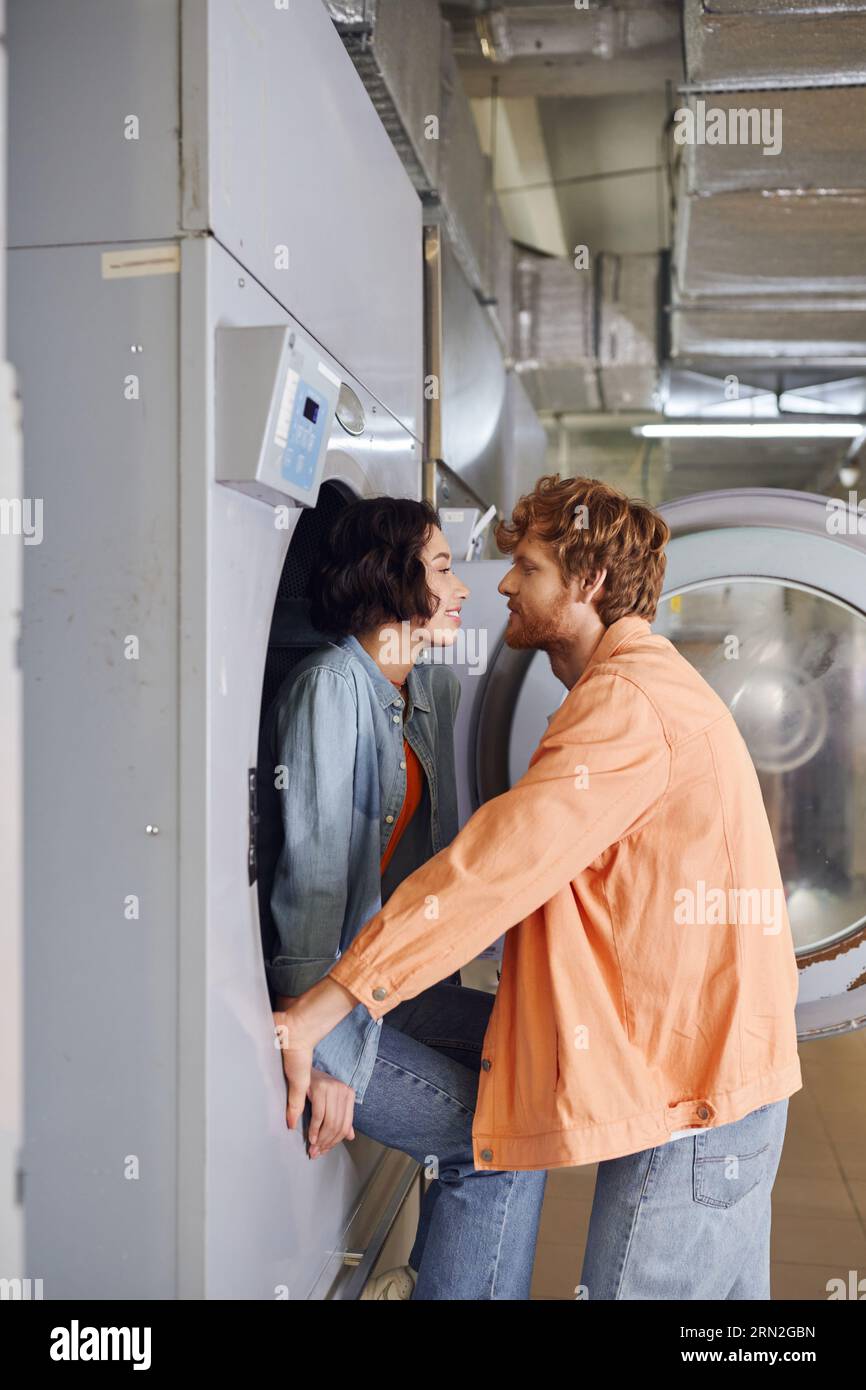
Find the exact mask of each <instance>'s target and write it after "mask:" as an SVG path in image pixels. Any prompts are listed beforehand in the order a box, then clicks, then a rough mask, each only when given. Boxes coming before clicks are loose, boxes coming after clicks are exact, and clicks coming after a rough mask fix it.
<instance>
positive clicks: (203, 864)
mask: <svg viewBox="0 0 866 1390" xmlns="http://www.w3.org/2000/svg"><path fill="white" fill-rule="evenodd" d="M8 14H9V53H10V72H11V83H10V103H9V112H10V181H11V182H12V184H13V186H14V187H15V189H16V198H15V199H14V215H13V216H12V218H11V223H10V236H9V251H8V280H9V338H10V347H9V352H10V357H11V359H12V360H13V361H14V363H15V365H16V367H17V369H18V373H19V381H20V389H21V396H22V402H23V417H24V488H25V490H26V495H28V496H31V497H33V498H39V499H42V501H43V502H44V528H43V529H44V534H43V538H42V542H41V544H40V545H34V546H32V547H28V548H26V549H25V554H24V576H23V624H22V643H21V652H22V665H23V673H22V681H23V711H24V714H23V788H24V870H23V877H24V886H25V908H24V954H25V960H24V1017H25V1030H24V1031H25V1057H26V1067H25V1078H24V1093H25V1105H24V1136H23V1143H22V1145H21V1150H20V1162H19V1174H18V1177H19V1190H20V1195H21V1197H22V1198H23V1206H24V1214H25V1216H24V1226H25V1257H26V1268H25V1269H24V1270H23V1271H19V1270H17V1269H16V1270H12V1269H9V1270H8V1271H7V1272H8V1273H9V1274H13V1273H19V1272H20V1273H22V1274H23V1275H25V1276H27V1277H33V1278H40V1279H41V1280H42V1281H43V1284H42V1287H43V1293H44V1297H45V1298H46V1299H62V1298H97V1299H105V1298H112V1299H135V1298H144V1299H163V1298H193V1299H197V1298H219V1299H227V1298H232V1299H235V1298H239V1299H267V1300H283V1299H284V1300H288V1301H300V1300H304V1299H343V1298H346V1299H348V1298H352V1297H354V1296H355V1294H356V1293H357V1291H358V1290H359V1289H360V1287H361V1285H362V1284H363V1282H364V1279H365V1278H366V1275H367V1272H368V1270H369V1267H370V1265H371V1263H372V1261H373V1259H374V1258H375V1255H376V1254H377V1252H378V1250H379V1248H380V1247H381V1244H382V1242H383V1240H384V1239H385V1236H386V1234H387V1231H388V1229H389V1226H390V1224H391V1221H392V1219H393V1216H394V1213H395V1212H396V1210H397V1208H398V1207H399V1205H400V1202H401V1201H402V1199H403V1197H404V1195H405V1193H406V1191H407V1190H408V1187H409V1186H410V1184H411V1183H412V1181H413V1180H415V1179H416V1174H417V1166H416V1165H415V1164H413V1163H410V1161H409V1160H408V1159H406V1158H405V1157H404V1156H403V1155H400V1154H395V1153H393V1152H391V1151H388V1150H385V1149H383V1148H382V1147H381V1146H378V1145H376V1144H374V1143H373V1142H372V1141H370V1140H368V1139H367V1138H366V1137H364V1136H359V1137H358V1139H357V1140H356V1141H355V1142H354V1143H353V1144H351V1145H341V1146H339V1148H338V1149H337V1150H335V1151H333V1152H332V1153H330V1154H328V1155H326V1156H325V1157H324V1158H322V1159H317V1160H315V1161H312V1162H311V1161H310V1160H309V1159H308V1158H307V1155H306V1148H305V1144H304V1140H303V1136H302V1135H301V1134H300V1133H297V1132H296V1133H290V1132H289V1131H288V1129H287V1127H286V1124H285V1083H284V1080H283V1076H282V1066H281V1057H280V1054H279V1051H278V1049H277V1048H276V1047H275V1045H274V1032H273V1019H272V1016H271V1012H270V1004H269V998H268V991H267V983H266V978H265V973H264V965H263V958H262V947H261V937H260V930H259V905H258V883H257V863H256V816H257V801H256V787H255V782H254V776H253V773H254V770H255V768H256V763H257V753H258V736H259V724H260V717H261V712H262V704H263V700H264V701H267V699H268V697H269V694H270V693H272V690H273V688H274V686H275V684H276V683H277V682H278V680H279V677H280V675H281V674H282V673H283V671H284V670H285V669H288V666H289V665H290V664H291V662H292V661H293V660H295V659H296V658H297V656H298V654H299V653H300V651H302V650H303V649H304V640H305V639H306V638H309V633H305V632H302V631H301V628H300V626H299V622H300V618H299V615H298V612H297V600H298V597H299V594H300V593H301V591H302V589H303V585H304V582H305V576H306V575H307V574H308V572H309V568H310V566H311V564H313V563H314V562H315V557H316V552H317V541H318V538H319V537H320V536H321V533H322V530H323V528H324V526H325V525H327V524H328V521H329V520H330V519H332V518H333V516H334V515H335V514H336V512H337V511H338V510H339V509H340V508H341V507H342V506H344V505H345V504H346V503H347V502H348V501H349V500H351V499H352V498H355V497H361V496H368V495H372V494H375V493H390V494H393V495H402V496H412V497H418V496H419V495H420V487H421V458H420V454H421V437H422V423H421V422H422V418H423V405H424V400H423V242H422V207H421V203H420V200H419V198H418V196H417V193H416V192H415V190H414V188H413V186H412V184H411V182H410V180H409V177H408V175H407V174H406V171H405V169H404V168H403V166H402V164H401V162H400V160H399V158H398V156H397V154H396V153H395V151H394V148H393V145H392V143H391V141H390V139H389V136H388V134H387V133H386V131H385V129H384V127H383V125H382V122H381V120H380V118H379V115H378V113H377V111H376V109H375V107H374V106H373V104H372V103H371V102H370V99H369V96H368V94H367V92H366V90H365V89H364V87H363V85H362V83H361V81H360V78H359V77H358V74H357V72H356V70H355V68H354V66H353V64H352V62H351V60H350V59H349V57H348V55H347V53H346V51H345V48H344V46H343V43H342V41H341V39H340V37H339V35H338V34H337V32H336V30H335V28H334V25H333V23H332V21H331V19H330V17H329V15H328V13H327V10H326V8H325V6H324V5H322V4H320V3H318V0H306V3H301V4H297V5H295V4H293V5H291V6H287V7H276V6H274V5H261V4H259V3H257V0H230V2H229V0H127V3H125V4H124V5H113V4H105V3H104V0H43V3H41V4H40V5H38V6H34V5H31V4H29V3H27V2H26V0H23V2H22V0H13V2H12V4H11V5H10V6H9V7H8ZM112 113H114V115H112ZM115 116H116V119H115ZM253 361H255V362H256V363H257V364H258V365H259V369H257V370H256V371H254V372H253V373H252V379H251V374H250V372H249V371H248V370H247V368H248V367H249V364H250V363H251V362H253ZM283 469H285V471H282V470H283Z"/></svg>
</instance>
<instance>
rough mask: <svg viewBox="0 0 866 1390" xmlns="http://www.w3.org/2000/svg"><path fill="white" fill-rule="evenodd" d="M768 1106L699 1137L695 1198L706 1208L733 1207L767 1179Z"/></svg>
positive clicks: (705, 1131)
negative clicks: (766, 1114)
mask: <svg viewBox="0 0 866 1390" xmlns="http://www.w3.org/2000/svg"><path fill="white" fill-rule="evenodd" d="M768 1108H769V1107H768V1106H761V1108H760V1109H759V1110H753V1111H752V1112H751V1113H750V1114H748V1115H744V1116H743V1118H742V1119H741V1120H735V1121H734V1122H733V1123H732V1124H729V1125H718V1126H717V1127H716V1128H714V1129H707V1130H704V1131H703V1133H701V1134H696V1135H695V1158H694V1169H693V1173H692V1197H693V1199H694V1200H695V1201H696V1202H700V1203H701V1204H702V1205H703V1206H706V1207H733V1206H735V1205H736V1204H737V1202H741V1201H742V1200H743V1198H744V1197H745V1196H747V1195H748V1193H750V1192H751V1191H752V1188H753V1187H757V1185H758V1183H759V1182H761V1181H762V1179H763V1178H764V1177H765V1176H766V1172H767V1155H768V1153H769V1149H770V1141H769V1139H767V1138H766V1137H765V1136H766V1133H767V1120H766V1117H765V1112H766V1110H767V1109H768Z"/></svg>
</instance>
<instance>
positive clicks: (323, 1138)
mask: <svg viewBox="0 0 866 1390" xmlns="http://www.w3.org/2000/svg"><path fill="white" fill-rule="evenodd" d="M307 1095H308V1096H309V1098H310V1100H311V1102H312V1106H313V1117H312V1119H311V1120H310V1129H309V1136H308V1137H309V1141H310V1158H318V1157H319V1155H320V1154H326V1153H327V1152H328V1151H329V1150H330V1149H332V1148H333V1147H334V1145H335V1144H339V1143H341V1142H342V1141H343V1140H344V1139H354V1137H355V1131H354V1129H353V1128H352V1119H353V1117H354V1114H355V1092H354V1090H353V1089H352V1087H351V1086H346V1085H344V1083H343V1082H342V1081H338V1080H337V1079H336V1077H334V1076H329V1074H328V1073H327V1072H326V1071H321V1070H320V1069H319V1068H318V1067H313V1073H312V1080H311V1082H310V1088H309V1090H308V1091H307Z"/></svg>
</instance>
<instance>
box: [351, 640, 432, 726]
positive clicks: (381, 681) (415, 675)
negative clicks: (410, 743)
mask: <svg viewBox="0 0 866 1390" xmlns="http://www.w3.org/2000/svg"><path fill="white" fill-rule="evenodd" d="M337 646H338V647H342V648H343V650H344V651H347V652H350V653H351V655H352V656H353V657H354V658H355V660H356V661H360V663H361V665H362V666H363V668H364V670H365V671H366V672H367V675H368V676H369V678H370V681H371V683H372V686H373V689H374V690H375V692H376V699H377V700H378V701H379V704H380V705H381V706H382V708H383V709H386V708H387V707H388V705H393V704H396V703H397V701H398V700H399V699H400V698H401V697H400V692H399V690H398V689H397V687H396V685H394V684H393V682H391V681H389V679H388V677H387V676H385V675H383V674H382V672H381V671H380V669H379V667H378V666H377V665H376V663H375V661H374V660H373V658H372V657H371V655H370V653H369V652H368V651H367V650H366V649H365V648H364V647H362V646H361V643H360V642H359V641H358V639H357V637H354V636H351V635H350V636H348V637H341V638H339V639H338V641H337ZM425 669H426V668H425ZM407 684H408V688H409V698H410V700H411V702H412V706H413V707H414V708H416V709H423V710H428V711H429V709H430V698H429V696H428V694H427V689H426V686H425V683H424V679H423V677H422V675H421V672H420V671H419V669H418V666H417V665H415V666H412V667H410V669H409V675H408V677H407Z"/></svg>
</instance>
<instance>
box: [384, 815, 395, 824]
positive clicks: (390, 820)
mask: <svg viewBox="0 0 866 1390" xmlns="http://www.w3.org/2000/svg"><path fill="white" fill-rule="evenodd" d="M385 819H386V821H387V822H388V824H389V825H390V824H391V822H392V820H393V819H394V817H393V816H386V817H385Z"/></svg>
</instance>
